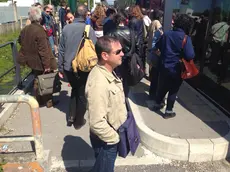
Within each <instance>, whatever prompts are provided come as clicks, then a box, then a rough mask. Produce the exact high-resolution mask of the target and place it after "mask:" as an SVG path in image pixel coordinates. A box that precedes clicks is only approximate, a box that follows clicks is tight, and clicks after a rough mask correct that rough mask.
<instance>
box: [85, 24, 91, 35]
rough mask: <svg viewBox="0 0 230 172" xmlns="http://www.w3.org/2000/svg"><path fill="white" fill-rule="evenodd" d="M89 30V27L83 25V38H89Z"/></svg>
mask: <svg viewBox="0 0 230 172" xmlns="http://www.w3.org/2000/svg"><path fill="white" fill-rule="evenodd" d="M89 30H90V25H88V24H87V25H85V37H86V38H89Z"/></svg>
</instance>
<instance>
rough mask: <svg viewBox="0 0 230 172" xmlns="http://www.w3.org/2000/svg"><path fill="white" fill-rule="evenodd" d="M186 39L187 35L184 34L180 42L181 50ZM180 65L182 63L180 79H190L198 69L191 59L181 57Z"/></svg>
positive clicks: (196, 73)
mask: <svg viewBox="0 0 230 172" xmlns="http://www.w3.org/2000/svg"><path fill="white" fill-rule="evenodd" d="M186 41H187V35H185V36H184V39H183V42H182V51H183V49H184V46H185V44H186ZM180 62H181V65H182V72H181V78H182V79H190V78H193V77H194V76H196V75H198V73H199V70H198V69H197V67H196V66H195V64H194V61H193V60H189V61H187V60H185V59H184V58H183V57H182V58H181V59H180Z"/></svg>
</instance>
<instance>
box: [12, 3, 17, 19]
mask: <svg viewBox="0 0 230 172" xmlns="http://www.w3.org/2000/svg"><path fill="white" fill-rule="evenodd" d="M16 3H17V2H14V0H12V7H13V11H14V20H15V22H18V12H17V5H16Z"/></svg>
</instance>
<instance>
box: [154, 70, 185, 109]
mask: <svg viewBox="0 0 230 172" xmlns="http://www.w3.org/2000/svg"><path fill="white" fill-rule="evenodd" d="M181 84H182V79H181V76H180V72H178V73H177V74H172V73H171V72H169V71H168V70H167V69H162V70H161V71H160V75H159V80H158V88H157V94H156V103H157V104H160V103H161V102H162V101H163V99H164V97H165V95H166V94H167V93H168V97H167V107H166V110H170V111H171V110H173V106H174V103H175V101H176V95H177V93H178V91H179V89H180V86H181Z"/></svg>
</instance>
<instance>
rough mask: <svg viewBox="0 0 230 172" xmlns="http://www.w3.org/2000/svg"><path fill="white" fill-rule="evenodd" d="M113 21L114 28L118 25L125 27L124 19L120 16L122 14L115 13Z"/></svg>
mask: <svg viewBox="0 0 230 172" xmlns="http://www.w3.org/2000/svg"><path fill="white" fill-rule="evenodd" d="M113 21H114V23H115V24H116V26H119V25H121V24H122V25H125V24H126V17H125V16H124V15H123V14H122V13H117V14H116V15H115V16H114V17H113Z"/></svg>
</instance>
